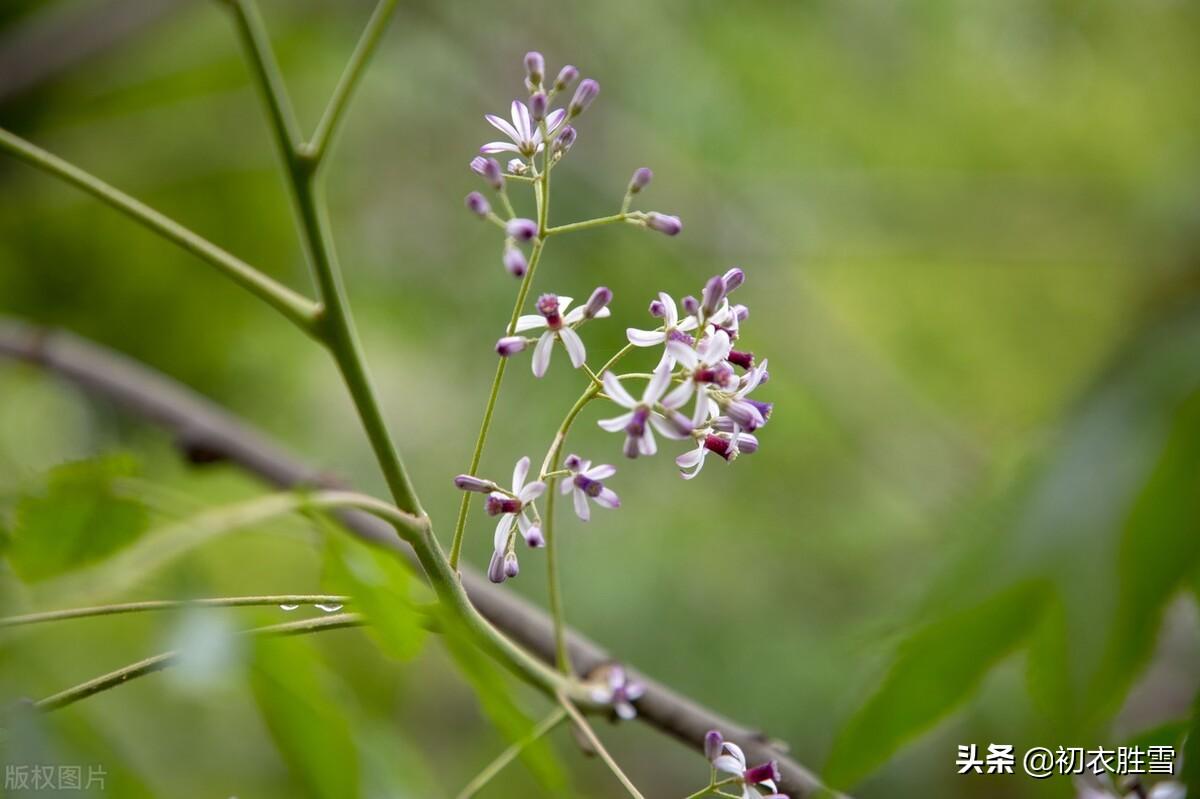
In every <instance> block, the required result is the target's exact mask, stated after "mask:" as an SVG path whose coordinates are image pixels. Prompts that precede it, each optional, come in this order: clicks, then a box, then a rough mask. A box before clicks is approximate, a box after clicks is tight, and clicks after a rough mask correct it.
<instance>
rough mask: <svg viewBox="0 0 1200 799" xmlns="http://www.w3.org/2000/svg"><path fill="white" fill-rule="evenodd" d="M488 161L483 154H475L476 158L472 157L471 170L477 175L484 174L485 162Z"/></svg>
mask: <svg viewBox="0 0 1200 799" xmlns="http://www.w3.org/2000/svg"><path fill="white" fill-rule="evenodd" d="M486 163H487V159H486V158H484V157H483V156H482V155H477V156H475V157H474V158H472V159H471V163H470V167H471V171H472V172H474V173H475V174H476V175H480V176H482V175H483V169H484V164H486Z"/></svg>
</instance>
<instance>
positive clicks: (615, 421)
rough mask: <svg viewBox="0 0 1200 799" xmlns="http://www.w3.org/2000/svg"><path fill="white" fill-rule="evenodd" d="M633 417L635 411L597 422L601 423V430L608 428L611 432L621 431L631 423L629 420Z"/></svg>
mask: <svg viewBox="0 0 1200 799" xmlns="http://www.w3.org/2000/svg"><path fill="white" fill-rule="evenodd" d="M632 418H633V411H630V412H629V413H623V414H621V415H620V416H614V417H613V418H611V419H601V420H600V421H598V422H596V424H598V425H600V429H601V430H607V431H608V432H610V433H619V432H621V431H622V430H624V429H625V427H626V426H627V425H628V424H629V420H630V419H632Z"/></svg>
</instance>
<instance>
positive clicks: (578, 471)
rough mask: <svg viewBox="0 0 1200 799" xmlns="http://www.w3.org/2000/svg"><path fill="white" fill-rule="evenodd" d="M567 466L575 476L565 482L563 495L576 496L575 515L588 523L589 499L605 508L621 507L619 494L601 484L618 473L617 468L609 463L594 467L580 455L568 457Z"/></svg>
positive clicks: (563, 483) (562, 488)
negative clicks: (571, 494)
mask: <svg viewBox="0 0 1200 799" xmlns="http://www.w3.org/2000/svg"><path fill="white" fill-rule="evenodd" d="M565 465H566V467H567V470H568V471H569V472H571V474H572V475H573V476H572V477H571V479H570V480H563V482H562V487H561V491H562V493H563V494H568V493H573V494H574V496H573V497H572V498H573V499H574V502H575V514H576V515H577V516H579V518H580V519H582V520H583V521H585V522H586V521H587V520H588V519H589V518H590V517H591V511H590V509H589V507H588V498H589V497H590V498H591V499H592V501H593V502H595V503H596V504H597V505H599V506H601V507H603V508H619V507H621V500H620V498H619V497H618V496H617V492H615V491H613V490H612V489H611V488H607V487H605V485H604V483H602V482H600V481H601V480H607V479H608V478H610V477H612V476H613V475H614V474H616V473H617V469H616V467H615V466H610V465H609V464H607V463H603V464H601V465H599V466H592V462H591V461H585V460H583V459H582V458H580V457H579V456H578V455H568V456H567V460H566V464H565Z"/></svg>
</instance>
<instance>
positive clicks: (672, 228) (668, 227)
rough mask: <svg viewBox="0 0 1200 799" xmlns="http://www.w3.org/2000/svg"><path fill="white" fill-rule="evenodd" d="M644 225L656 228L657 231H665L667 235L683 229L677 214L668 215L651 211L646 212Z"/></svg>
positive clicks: (673, 234) (652, 228)
mask: <svg viewBox="0 0 1200 799" xmlns="http://www.w3.org/2000/svg"><path fill="white" fill-rule="evenodd" d="M646 227H648V228H650V229H651V230H657V231H658V232H659V233H666V234H667V235H668V236H675V235H677V234H678V233H679V231H681V230H683V223H682V222H680V221H679V217H677V216H668V215H667V214H660V213H657V212H655V211H651V212H650V213H648V214H646Z"/></svg>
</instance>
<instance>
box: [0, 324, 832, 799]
mask: <svg viewBox="0 0 1200 799" xmlns="http://www.w3.org/2000/svg"><path fill="white" fill-rule="evenodd" d="M0 356H4V357H8V358H12V359H15V360H19V361H24V362H26V363H30V364H33V365H36V366H39V367H41V368H43V369H45V370H47V371H49V372H52V373H55V374H57V375H60V376H61V377H64V378H66V379H67V380H69V381H71V382H72V383H74V384H76V385H77V386H79V387H80V388H82V389H83V390H84V391H85V392H86V393H88V394H90V395H92V396H94V397H97V398H101V399H104V400H106V401H108V402H111V403H113V404H115V405H117V406H119V407H120V408H122V409H123V410H125V411H126V412H128V413H130V414H132V415H134V416H137V417H140V418H143V419H146V420H149V421H151V422H153V423H155V424H156V425H158V426H160V427H163V428H165V429H166V430H168V431H170V432H171V433H172V434H173V435H174V436H175V437H176V439H177V440H178V442H179V445H180V448H181V449H182V450H183V451H184V453H185V454H186V455H187V456H188V457H189V458H190V459H192V460H193V461H196V462H206V461H216V460H225V461H229V462H231V463H235V464H237V465H238V466H240V467H241V468H243V469H245V470H246V471H248V472H251V473H253V474H255V475H258V476H259V477H261V478H263V479H264V480H266V481H268V482H269V483H272V484H274V485H276V486H281V487H293V486H310V487H329V488H333V487H340V485H339V483H338V481H337V480H336V479H335V478H333V477H331V476H330V475H328V474H323V473H321V472H320V471H317V470H315V469H313V468H311V467H309V466H306V465H305V464H303V463H301V462H299V461H297V460H296V459H294V458H293V457H292V456H290V455H288V454H287V453H286V452H285V451H284V450H282V449H281V448H280V447H279V446H278V445H276V444H275V443H274V442H272V441H271V440H269V439H267V438H266V437H265V436H263V435H262V434H261V433H260V432H258V431H256V430H254V429H253V428H252V427H250V426H249V425H247V424H246V423H244V422H242V421H240V420H238V419H237V418H235V417H234V416H233V415H232V414H230V413H229V412H228V411H225V410H224V409H222V408H220V407H219V406H217V405H216V404H215V403H213V402H212V401H210V400H208V399H206V398H204V397H202V396H200V395H199V394H197V393H195V392H194V391H192V390H190V389H188V388H186V387H184V386H182V385H180V384H179V383H177V382H175V381H174V380H172V379H170V378H169V377H167V376H165V375H163V374H161V373H158V372H155V371H153V370H151V369H150V368H148V367H146V366H144V365H142V364H139V363H137V362H135V361H133V360H131V359H129V358H127V357H125V356H123V355H121V354H119V353H116V352H114V351H112V350H109V349H106V348H104V347H101V346H99V345H97V344H95V343H92V342H89V341H87V340H84V339H82V338H80V337H78V336H75V335H73V334H71V333H67V332H63V331H52V330H47V329H44V328H40V327H37V326H34V325H29V324H25V323H21V322H17V321H13V320H8V321H6V320H3V319H0ZM338 515H339V517H340V518H341V521H342V522H343V523H344V524H345V525H346V527H347V529H348V530H349V531H350V532H351V533H353V534H354V535H357V536H358V537H360V538H362V539H364V540H366V541H368V542H370V543H372V544H375V545H378V546H381V547H385V548H388V549H392V550H394V551H396V552H398V553H400V554H402V555H404V556H405V557H407V558H410V559H411V557H412V553H411V551H410V550H409V549H408V547H407V545H405V544H404V543H403V542H402V541H401V540H400V539H399V538H397V537H396V535H395V532H394V531H393V530H392V528H391V527H390V526H389V525H387V524H386V523H385V522H383V521H380V520H379V519H377V518H375V517H372V516H369V515H367V514H365V513H361V512H357V511H345V512H342V513H339V514H338ZM462 581H463V584H464V586H465V587H466V590H467V593H468V595H469V596H470V598H471V601H472V602H473V603H474V604H475V606H476V607H477V608H478V609H479V611H480V612H481V613H482V614H483V615H484V616H486V617H487V618H488V620H490V621H491V622H492V623H493V624H495V625H496V626H497V627H498V628H500V629H501V630H503V631H504V632H505V633H506V634H507V635H508V636H509V637H510V638H512V639H513V640H515V641H517V642H518V643H520V644H521V645H522V646H524V647H526V648H527V649H528V650H529V651H531V652H533V653H534V654H536V655H537V656H538V657H539V658H541V659H542V660H543V661H545V662H546V663H550V664H553V663H554V654H555V653H554V635H553V630H552V626H551V623H550V618H549V616H548V615H546V613H545V612H544V611H542V610H541V609H540V608H537V607H535V606H533V605H531V604H530V603H529V602H527V601H526V600H524V599H522V598H521V597H519V596H517V595H516V594H514V593H512V592H511V591H505V590H502V589H500V588H498V587H497V586H494V585H492V584H491V583H490V582H488V581H487V579H486V578H484V577H483V576H481V575H480V574H478V573H476V572H475V571H473V570H471V569H470V568H463V569H462ZM568 646H569V648H570V653H571V660H572V661H573V662H574V663H575V664H576V665H577V668H578V669H579V670H580V672H581V673H587V672H589V671H591V670H592V669H595V668H596V667H598V666H600V665H602V664H604V663H606V662H608V661H610V660H612V657H611V656H610V655H609V654H608V653H607V652H605V651H604V650H603V649H602V648H601V647H600V646H598V645H597V644H595V643H594V642H592V641H590V640H588V639H587V638H585V637H584V636H582V635H580V634H579V633H576V632H574V631H569V633H568ZM629 670H630V672H631V674H632V675H633V676H634V677H635V678H636V679H638V680H640V681H641V682H643V683H644V684H645V685H646V693H645V695H644V696H643V697H642V698H641V699H640V700H639V701H638V704H637V707H638V716H637V718H638V720H639V721H642V722H645V723H646V724H649V725H650V726H652V727H654V728H656V729H658V730H659V731H661V732H663V733H666V734H667V735H669V736H671V737H673V738H675V739H677V740H679V741H681V742H682V743H684V744H686V745H687V746H689V747H691V748H692V749H696V750H701V749H702V748H703V741H704V734H705V732H707V731H708V730H711V729H716V730H720V731H721V733H722V734H723V735H724V736H725V737H726V738H727V739H730V740H734V741H737V742H738V743H739V744H741V745H742V746H743V748H744V749H745V750H746V754H747V756H748V757H749V758H750V759H752V760H755V761H758V760H768V759H772V758H774V759H776V760H778V761H779V765H780V770H781V771H782V773H783V777H784V783H783V786H781V787H782V788H783V789H784V790H785V791H786V792H787V793H788V794H789V795H791V796H792V797H794V799H801V798H802V797H812V796H816V795H819V794H821V793H822V791H824V790H825V789H823V788H822V786H821V783H820V782H819V781H818V779H817V778H816V777H815V776H814V775H813V773H812V772H810V771H809V770H808V769H806V768H805V767H804V766H802V765H801V764H800V763H798V762H796V761H795V760H794V759H792V758H791V757H789V756H788V755H787V754H786V753H785V752H784V751H783V749H782V748H781V746H780V744H779V743H778V742H776V741H773V740H772V739H770V738H769V737H768V736H766V735H765V734H764V733H762V732H761V731H759V730H756V729H754V728H751V727H747V726H745V725H743V724H739V723H737V722H735V721H732V720H731V719H728V718H726V717H724V716H722V715H720V714H719V713H717V712H716V711H714V710H711V709H709V708H707V707H705V706H703V705H701V704H699V703H698V702H695V701H693V700H691V699H689V698H687V697H685V696H683V695H681V694H679V693H678V692H676V691H674V690H672V689H671V688H670V687H668V686H666V685H663V684H661V683H659V682H656V681H654V680H652V679H650V678H649V677H647V676H646V675H644V674H641V673H639V672H637V671H636V670H634V669H632V668H630V669H629Z"/></svg>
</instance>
